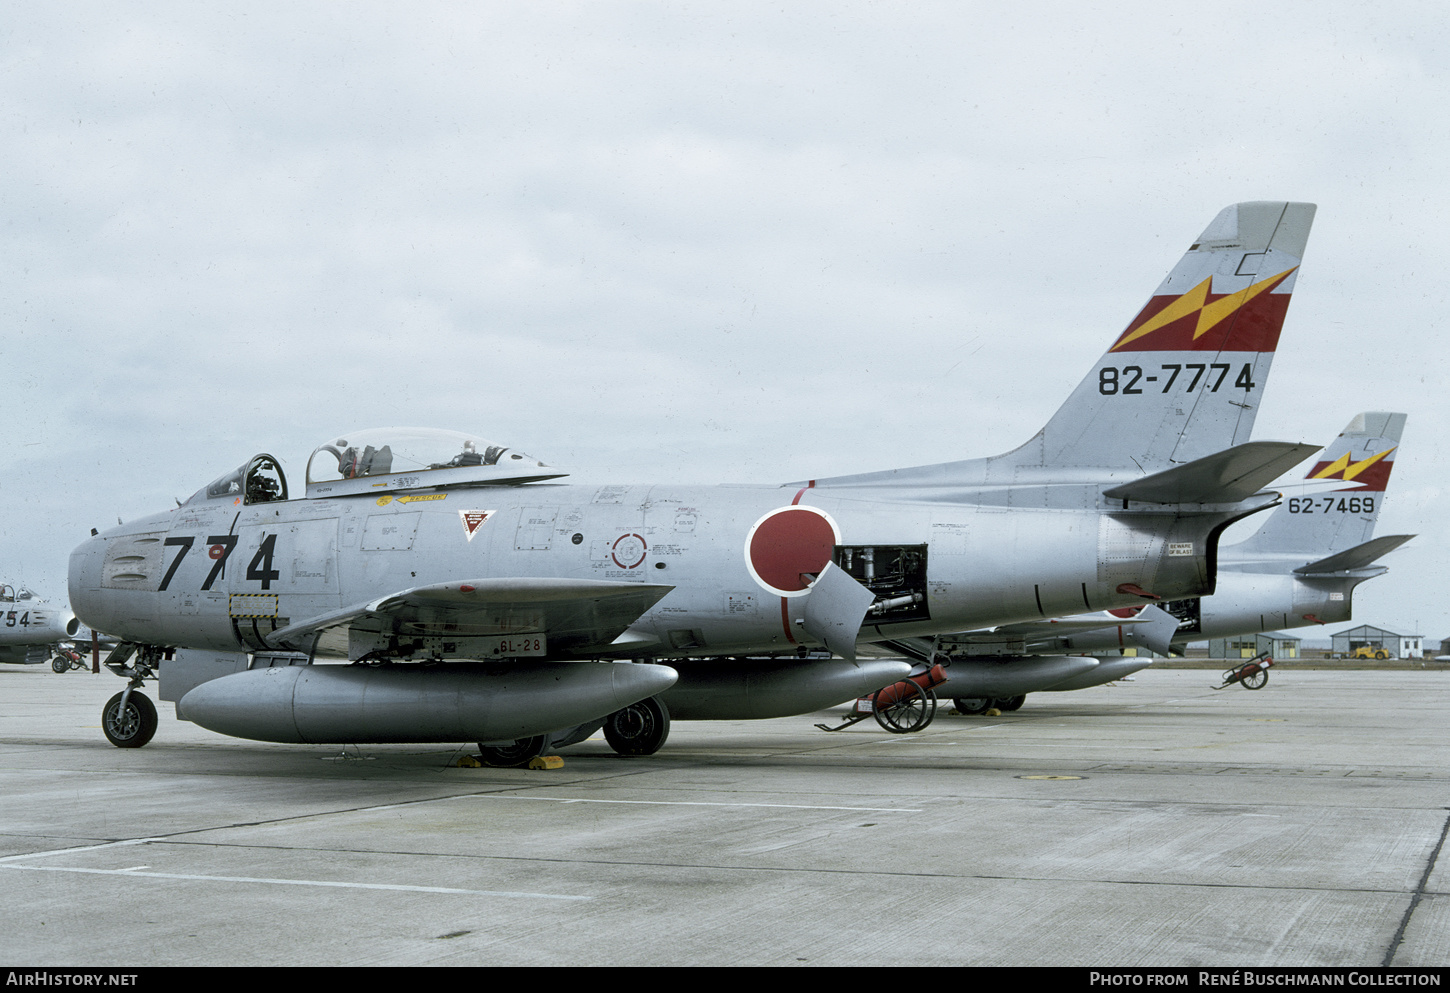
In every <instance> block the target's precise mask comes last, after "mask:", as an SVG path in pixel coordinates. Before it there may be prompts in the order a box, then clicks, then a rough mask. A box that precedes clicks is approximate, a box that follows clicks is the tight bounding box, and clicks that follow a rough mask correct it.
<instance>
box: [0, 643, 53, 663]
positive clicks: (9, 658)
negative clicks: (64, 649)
mask: <svg viewBox="0 0 1450 993" xmlns="http://www.w3.org/2000/svg"><path fill="white" fill-rule="evenodd" d="M49 661H50V646H49V645H4V646H0V663H5V664H8V665H41V664H43V663H46V662H49Z"/></svg>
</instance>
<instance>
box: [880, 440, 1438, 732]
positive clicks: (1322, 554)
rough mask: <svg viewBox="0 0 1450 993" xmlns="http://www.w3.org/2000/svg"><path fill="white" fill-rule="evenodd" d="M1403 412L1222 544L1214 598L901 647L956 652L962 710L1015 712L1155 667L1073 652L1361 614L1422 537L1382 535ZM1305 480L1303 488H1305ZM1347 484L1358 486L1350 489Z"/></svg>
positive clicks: (1178, 646) (1173, 643) (1339, 443)
mask: <svg viewBox="0 0 1450 993" xmlns="http://www.w3.org/2000/svg"><path fill="white" fill-rule="evenodd" d="M1405 420H1406V417H1405V415H1404V414H1391V413H1383V412H1369V413H1363V414H1359V415H1357V416H1356V417H1355V418H1354V419H1353V420H1352V421H1350V422H1349V425H1348V426H1347V427H1345V429H1344V430H1343V431H1342V432H1341V433H1340V434H1339V435H1338V436H1337V437H1336V438H1335V439H1334V441H1332V442H1331V443H1330V444H1329V445H1328V446H1327V447H1326V448H1325V449H1324V452H1323V454H1322V455H1321V456H1320V458H1319V459H1318V461H1317V462H1316V463H1315V464H1314V466H1313V467H1312V468H1311V469H1310V470H1309V472H1308V474H1307V475H1306V476H1305V478H1304V482H1303V484H1301V486H1300V487H1298V488H1294V489H1290V488H1287V487H1286V488H1285V489H1286V491H1287V492H1288V493H1289V494H1290V495H1289V496H1288V497H1287V498H1286V499H1285V501H1284V502H1282V503H1280V504H1279V506H1277V507H1275V508H1274V509H1273V510H1272V511H1270V512H1269V513H1268V514H1265V515H1264V521H1263V524H1262V525H1260V527H1259V530H1258V531H1257V532H1256V533H1255V534H1254V535H1253V536H1252V537H1250V538H1248V539H1247V540H1245V541H1242V542H1239V543H1237V544H1233V545H1226V546H1223V547H1222V548H1220V550H1219V556H1218V570H1219V571H1218V583H1217V585H1216V587H1215V589H1214V593H1213V595H1212V596H1205V597H1192V598H1188V599H1184V600H1177V601H1173V602H1171V603H1166V604H1164V605H1163V606H1162V608H1160V607H1158V606H1149V607H1144V608H1142V609H1141V610H1138V609H1137V608H1128V609H1126V610H1117V611H1104V612H1103V613H1101V614H1098V615H1078V616H1074V617H1064V618H1054V619H1051V620H1047V621H1035V622H1027V623H1024V624H1011V625H1004V626H1003V627H999V628H995V629H992V630H990V631H976V632H968V633H966V634H962V635H955V636H945V637H941V638H938V639H936V641H935V642H934V643H932V644H930V645H925V644H922V643H921V642H917V643H915V644H905V645H902V646H899V647H900V648H901V649H902V650H903V651H904V652H908V653H911V654H914V655H916V656H917V657H919V658H925V657H926V656H925V655H924V654H923V653H924V651H926V650H928V649H929V650H931V651H933V652H934V653H935V654H934V657H935V658H938V659H939V658H941V656H942V655H949V656H950V657H951V664H950V667H949V672H950V680H949V687H948V689H949V692H951V694H952V696H953V698H954V699H955V701H956V706H957V709H958V710H959V711H961V712H963V713H980V712H981V711H983V710H985V709H986V708H987V707H989V706H997V707H1000V708H1002V709H1007V710H1016V709H1017V708H1018V707H1020V706H1022V701H1023V699H1024V697H1025V695H1026V694H1028V693H1032V692H1038V691H1051V692H1062V691H1066V690H1079V689H1086V688H1088V687H1089V686H1098V685H1101V684H1102V683H1106V682H1110V681H1112V680H1114V679H1121V678H1122V677H1123V676H1126V675H1129V674H1131V673H1134V672H1137V671H1139V670H1141V669H1144V668H1147V667H1148V666H1149V665H1151V664H1152V659H1151V657H1137V656H1128V655H1123V656H1108V657H1098V658H1095V657H1092V656H1087V655H1064V653H1067V652H1074V653H1077V652H1093V651H1101V650H1104V649H1108V650H1116V649H1122V648H1128V647H1133V648H1146V649H1148V650H1149V651H1152V652H1154V653H1156V654H1158V655H1167V654H1169V652H1170V651H1179V652H1182V651H1183V649H1184V647H1185V645H1186V643H1187V642H1189V641H1201V640H1205V639H1208V638H1224V637H1233V636H1235V635H1246V634H1257V633H1260V632H1264V631H1273V630H1283V629H1287V628H1295V627H1304V626H1306V625H1310V624H1328V623H1335V622H1339V621H1347V620H1349V619H1350V606H1351V602H1352V600H1353V595H1354V589H1355V587H1356V586H1358V585H1359V584H1360V583H1362V582H1364V581H1365V580H1367V579H1373V578H1374V577H1376V576H1381V575H1383V574H1384V573H1386V572H1388V571H1389V570H1388V569H1387V568H1386V567H1384V566H1382V565H1378V564H1376V563H1377V562H1378V560H1379V559H1380V558H1381V557H1382V556H1384V555H1385V554H1387V553H1389V552H1390V551H1393V550H1394V549H1395V548H1398V547H1399V546H1400V545H1402V544H1404V543H1405V542H1407V541H1409V540H1410V539H1411V538H1412V537H1414V536H1413V535H1408V534H1400V535H1386V536H1384V537H1381V538H1374V539H1373V540H1371V538H1372V537H1373V535H1374V527H1375V521H1376V519H1377V518H1378V516H1379V512H1380V509H1381V508H1382V507H1383V506H1384V496H1385V491H1386V489H1387V488H1388V486H1389V478H1390V472H1391V471H1392V469H1393V467H1394V461H1395V455H1396V454H1397V453H1398V451H1399V443H1400V435H1401V433H1402V432H1403V430H1404V425H1405ZM1300 489H1302V490H1304V492H1302V493H1300V492H1298V490H1300ZM1346 494H1348V495H1346Z"/></svg>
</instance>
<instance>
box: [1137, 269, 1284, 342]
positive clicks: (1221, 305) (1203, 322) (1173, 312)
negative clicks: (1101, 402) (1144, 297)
mask: <svg viewBox="0 0 1450 993" xmlns="http://www.w3.org/2000/svg"><path fill="white" fill-rule="evenodd" d="M1297 268H1299V267H1298V266H1294V268H1292V269H1285V270H1284V271H1283V272H1281V273H1279V274H1278V275H1277V276H1270V277H1269V278H1268V279H1261V280H1259V281H1258V282H1257V283H1252V284H1250V285H1248V286H1245V287H1244V288H1243V289H1241V290H1239V291H1238V292H1237V293H1230V294H1229V295H1228V296H1226V297H1224V298H1223V299H1221V300H1215V301H1214V302H1213V303H1208V302H1207V300H1208V291H1209V289H1210V288H1212V286H1213V277H1212V276H1209V277H1208V278H1207V279H1205V280H1204V281H1203V282H1201V283H1199V284H1198V285H1197V286H1195V287H1194V288H1193V289H1191V290H1189V291H1188V292H1187V293H1184V294H1183V295H1182V296H1180V297H1179V298H1178V299H1177V300H1174V301H1173V302H1172V303H1170V304H1169V305H1168V306H1166V307H1164V308H1163V309H1162V310H1160V311H1158V313H1156V314H1154V315H1153V316H1152V317H1150V318H1149V319H1148V320H1147V322H1146V323H1144V324H1143V326H1142V327H1139V328H1137V329H1136V330H1134V331H1133V333H1132V334H1130V335H1128V336H1127V337H1126V338H1124V339H1123V340H1122V341H1120V342H1118V343H1117V344H1116V345H1114V346H1113V349H1112V350H1113V351H1117V350H1118V349H1120V348H1122V347H1123V346H1124V345H1126V344H1128V343H1129V342H1132V341H1137V340H1138V339H1139V338H1141V337H1143V336H1144V335H1148V334H1152V333H1153V332H1154V331H1157V330H1158V329H1159V328H1162V327H1167V326H1168V325H1169V324H1172V323H1173V322H1174V321H1177V320H1181V319H1182V318H1185V317H1187V316H1188V315H1189V314H1193V313H1197V314H1198V326H1197V327H1196V328H1194V331H1193V337H1194V340H1197V339H1199V338H1201V337H1203V336H1204V335H1205V334H1207V333H1208V332H1209V331H1210V330H1211V329H1213V328H1215V327H1217V326H1218V325H1219V324H1222V323H1223V322H1224V321H1226V320H1227V319H1228V318H1230V317H1232V316H1233V314H1234V313H1235V312H1236V311H1237V310H1238V309H1239V308H1240V307H1242V306H1243V305H1244V304H1246V303H1248V302H1249V301H1250V300H1252V299H1253V298H1254V297H1256V296H1258V295H1259V294H1260V293H1263V292H1264V291H1265V290H1268V289H1272V288H1273V287H1275V286H1278V285H1279V283H1281V282H1283V280H1284V278H1285V277H1286V276H1288V275H1289V273H1291V272H1293V271H1294V269H1297Z"/></svg>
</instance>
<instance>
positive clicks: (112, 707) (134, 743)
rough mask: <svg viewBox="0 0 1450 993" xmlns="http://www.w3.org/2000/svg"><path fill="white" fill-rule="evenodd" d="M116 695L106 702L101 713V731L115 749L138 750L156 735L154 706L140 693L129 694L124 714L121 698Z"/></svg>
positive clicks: (120, 695) (119, 695) (119, 694)
mask: <svg viewBox="0 0 1450 993" xmlns="http://www.w3.org/2000/svg"><path fill="white" fill-rule="evenodd" d="M124 693H125V691H124V690H123V691H121V693H117V694H116V695H115V696H113V697H111V699H109V700H107V701H106V707H105V709H104V710H102V711H101V730H102V731H104V732H105V733H106V739H107V740H108V741H110V743H111V744H113V745H115V746H116V747H117V748H140V747H141V746H142V745H144V744H146V742H148V741H150V740H151V736H152V735H154V734H155V733H156V705H155V704H154V703H152V702H151V700H150V699H149V698H148V697H146V695H145V694H142V693H136V692H134V691H133V692H132V693H131V698H130V699H129V700H127V701H126V712H125V713H124V714H123V713H122V712H121V697H122V695H123V694H124Z"/></svg>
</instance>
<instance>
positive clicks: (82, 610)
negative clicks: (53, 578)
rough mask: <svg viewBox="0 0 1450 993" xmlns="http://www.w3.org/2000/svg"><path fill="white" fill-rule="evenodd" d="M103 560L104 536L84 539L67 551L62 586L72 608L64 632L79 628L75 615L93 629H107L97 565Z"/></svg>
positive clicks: (104, 558)
mask: <svg viewBox="0 0 1450 993" xmlns="http://www.w3.org/2000/svg"><path fill="white" fill-rule="evenodd" d="M105 561H106V539H105V538H104V537H100V536H96V537H91V538H87V539H86V540H85V541H83V542H81V543H80V544H79V545H77V546H76V547H75V550H74V551H73V552H71V553H70V570H69V572H68V573H67V575H66V587H67V590H68V593H69V596H70V608H71V610H72V611H73V613H71V614H70V615H69V616H68V618H67V621H68V626H67V631H68V632H69V633H70V634H74V633H75V631H72V630H71V628H72V627H74V628H76V629H79V625H78V624H77V618H79V619H80V620H81V621H84V622H85V623H86V625H87V626H89V627H90V628H92V629H93V630H96V631H105V630H106V629H107V627H106V624H105V623H104V621H105V618H104V616H103V613H104V610H103V607H102V603H101V567H102V565H103V564H104V563H105Z"/></svg>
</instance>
